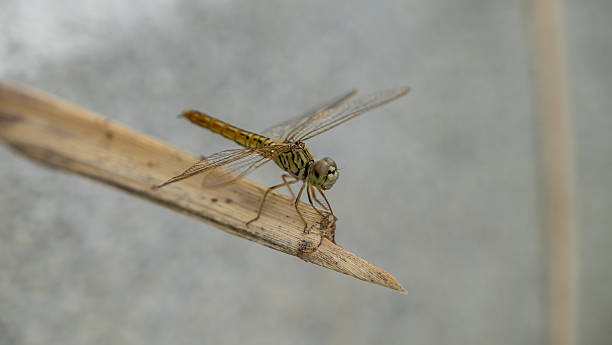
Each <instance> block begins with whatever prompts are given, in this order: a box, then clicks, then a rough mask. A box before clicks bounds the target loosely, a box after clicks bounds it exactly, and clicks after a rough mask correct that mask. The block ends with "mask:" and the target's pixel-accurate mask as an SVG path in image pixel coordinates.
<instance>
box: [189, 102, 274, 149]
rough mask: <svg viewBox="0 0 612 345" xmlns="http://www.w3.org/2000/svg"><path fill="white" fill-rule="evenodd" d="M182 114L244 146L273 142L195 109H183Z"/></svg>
mask: <svg viewBox="0 0 612 345" xmlns="http://www.w3.org/2000/svg"><path fill="white" fill-rule="evenodd" d="M182 115H183V116H184V117H186V118H187V119H188V120H189V121H191V122H193V123H195V124H196V125H198V126H200V127H204V128H206V129H209V130H211V131H213V132H215V133H218V134H221V135H222V136H224V137H226V138H228V139H231V140H233V141H235V142H236V143H238V144H239V145H242V146H244V147H253V148H255V147H262V146H267V145H271V144H274V140H272V139H270V138H267V137H264V136H262V135H259V134H255V133H253V132H249V131H245V130H243V129H240V128H238V127H235V126H232V125H230V124H229V123H226V122H223V121H221V120H219V119H216V118H214V117H212V116H208V115H206V114H204V113H201V112H199V111H197V110H185V111H183V113H182Z"/></svg>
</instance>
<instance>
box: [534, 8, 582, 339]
mask: <svg viewBox="0 0 612 345" xmlns="http://www.w3.org/2000/svg"><path fill="white" fill-rule="evenodd" d="M531 6H532V7H531V22H532V33H533V42H532V44H533V53H534V67H535V68H534V70H535V79H534V82H535V90H536V94H537V97H536V101H535V102H536V107H537V108H536V109H537V113H538V115H539V117H540V132H541V138H542V139H541V157H542V161H543V164H542V167H543V169H542V178H543V187H544V188H543V203H544V227H545V228H544V234H545V236H544V238H545V239H546V242H547V243H546V252H547V313H546V314H547V325H548V343H549V344H551V345H572V344H575V343H576V320H575V317H576V316H575V315H576V248H575V246H576V244H575V239H574V238H575V229H574V205H573V200H574V193H573V169H572V168H573V157H572V156H573V155H572V142H571V120H570V111H569V105H568V91H567V73H566V68H565V47H564V35H563V1H560V0H533V1H532V4H531Z"/></svg>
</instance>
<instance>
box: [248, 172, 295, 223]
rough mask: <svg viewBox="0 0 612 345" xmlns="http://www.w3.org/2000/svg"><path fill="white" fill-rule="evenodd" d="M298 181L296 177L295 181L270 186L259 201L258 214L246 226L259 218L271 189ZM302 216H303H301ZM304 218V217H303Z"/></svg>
mask: <svg viewBox="0 0 612 345" xmlns="http://www.w3.org/2000/svg"><path fill="white" fill-rule="evenodd" d="M283 181H285V179H283ZM297 181H299V180H298V179H296V180H295V181H285V182H283V183H281V184H277V185H276V186H272V187H270V188H268V190H266V192H265V193H264V196H263V198H262V199H261V202H260V203H259V210H258V211H257V216H256V217H255V218H253V219H251V220H249V221H248V222H247V223H246V226H247V227H248V226H249V224H251V223H253V222H254V221H256V220H258V219H259V216H261V211H262V210H263V205H264V203H265V202H266V198H267V197H268V194H270V192H271V191H273V190H274V189H277V188H280V187H282V186H287V187H289V185H290V184H293V183H296V182H297ZM300 218H301V217H300ZM302 220H304V219H302Z"/></svg>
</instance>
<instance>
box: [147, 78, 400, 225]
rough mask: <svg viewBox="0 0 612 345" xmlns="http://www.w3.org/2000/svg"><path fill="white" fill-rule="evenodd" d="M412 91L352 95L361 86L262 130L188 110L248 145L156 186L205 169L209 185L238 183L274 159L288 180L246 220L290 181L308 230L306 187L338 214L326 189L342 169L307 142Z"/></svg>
mask: <svg viewBox="0 0 612 345" xmlns="http://www.w3.org/2000/svg"><path fill="white" fill-rule="evenodd" d="M408 91H409V88H407V87H404V88H396V89H390V90H385V91H379V92H376V93H373V94H369V95H366V96H362V97H359V98H352V97H353V96H354V95H355V94H356V93H357V90H355V89H353V90H350V91H348V92H345V93H344V94H342V95H340V96H337V97H335V98H333V99H331V100H329V101H327V102H324V103H322V104H319V105H318V106H316V107H314V108H312V109H311V110H309V111H307V112H305V113H303V114H301V115H299V116H297V117H295V118H293V119H290V120H287V121H284V122H282V123H280V124H278V125H276V126H273V127H270V128H268V129H266V130H264V131H263V132H261V133H260V134H257V133H255V132H250V131H246V130H243V129H240V128H238V127H236V126H233V125H230V124H229V123H226V122H223V121H221V120H219V119H217V118H215V117H212V116H210V115H207V114H205V113H203V112H200V111H198V110H184V111H183V112H182V113H181V114H180V115H179V117H184V118H186V119H188V120H189V121H191V122H192V123H194V124H196V125H198V126H200V127H203V128H206V129H208V130H210V131H212V132H214V133H217V134H220V135H222V136H224V137H225V138H228V139H230V140H233V141H235V142H236V143H237V144H239V145H240V146H242V147H241V148H239V149H231V150H225V151H221V152H218V153H215V154H213V155H211V156H208V157H203V158H202V159H201V160H199V161H197V162H195V163H194V164H193V165H192V166H191V167H189V168H188V169H186V170H185V171H183V172H182V173H180V174H178V175H176V176H174V177H172V178H170V179H168V180H167V181H165V182H163V183H161V184H159V185H156V186H154V188H161V187H164V186H166V185H169V184H171V183H175V182H178V181H180V180H183V179H186V178H189V177H192V176H195V175H199V174H206V176H205V178H204V181H203V185H204V186H208V187H214V186H221V185H225V184H229V183H233V182H235V181H237V180H238V179H240V178H242V177H244V176H245V175H247V174H248V173H250V172H252V171H253V170H255V169H257V168H259V167H260V166H262V165H264V164H265V163H267V162H269V161H274V163H276V165H278V166H279V167H280V168H281V169H282V170H284V171H285V173H284V174H282V175H281V178H282V180H283V183H280V184H277V185H275V186H272V187H269V188H268V189H267V190H266V191H265V193H264V194H263V197H262V199H261V201H260V203H259V208H258V210H257V215H256V216H255V218H253V219H251V220H249V221H248V222H247V223H246V226H247V227H248V226H249V225H250V224H251V223H253V222H255V221H257V220H258V219H259V218H260V216H261V214H262V210H263V206H264V203H265V201H266V198H267V197H268V195H269V194H270V192H271V191H273V190H275V189H278V188H281V187H283V186H286V187H287V188H288V189H289V192H290V193H291V196H292V198H293V205H294V207H295V210H296V212H297V214H298V216H299V218H300V220H301V221H302V223H303V224H304V232H305V233H307V232H308V231H307V229H308V224H307V223H306V220H305V219H304V216H303V215H302V213H301V212H300V210H299V208H298V204H299V201H300V200H301V197H302V194H303V192H304V190H306V195H307V196H308V201H309V203H310V205H311V206H312V208H313V209H314V210H315V211H316V212H317V213H319V215H320V216H321V217H325V216H324V215H323V213H322V212H321V211H320V210H319V209H318V208H317V207H315V205H314V203H313V200H314V201H315V202H316V203H317V204H318V205H319V206H320V207H321V208H322V209H323V210H324V211H325V212H328V213H329V214H331V215H332V216H333V217H334V219H335V215H334V213H333V211H332V208H331V205H330V203H329V200H327V197H326V196H325V194H324V191H325V190H329V189H330V188H332V187H333V185H334V184H335V183H336V181H337V180H338V177H339V176H340V174H339V171H338V166H337V165H336V162H335V161H334V160H333V159H331V158H329V157H325V158H323V159H320V160H315V157H314V156H313V154H312V153H311V152H310V150H309V149H308V147H307V146H306V145H305V144H304V142H305V141H306V140H308V139H310V138H313V137H314V136H317V135H319V134H321V133H323V132H326V131H328V130H330V129H332V128H334V127H336V126H338V125H340V124H342V123H344V122H346V121H348V120H350V119H352V118H354V117H356V116H358V115H361V114H363V113H365V112H367V111H369V110H372V109H374V108H376V107H380V106H382V105H384V104H386V103H389V102H391V101H393V100H396V99H398V98H400V97H402V96H404V95H405V94H406V93H408ZM298 182H302V186H301V188H300V190H299V192H298V194H297V197H295V196H294V194H293V190H292V189H291V185H292V184H294V183H298ZM315 192H318V193H319V194H320V195H321V196H322V197H323V200H325V204H323V203H322V202H321V201H320V200H319V199H318V198H317V195H316V193H315Z"/></svg>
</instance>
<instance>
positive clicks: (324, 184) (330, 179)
mask: <svg viewBox="0 0 612 345" xmlns="http://www.w3.org/2000/svg"><path fill="white" fill-rule="evenodd" d="M338 176H340V175H339V174H338V167H337V166H336V162H334V160H333V159H331V158H329V157H325V158H323V159H321V160H318V161H316V162H315V163H314V165H313V166H312V170H311V171H310V176H309V179H310V181H309V182H310V184H312V185H314V186H315V187H321V189H324V190H327V189H330V188H331V187H332V186H333V185H334V183H336V180H337V179H338Z"/></svg>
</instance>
